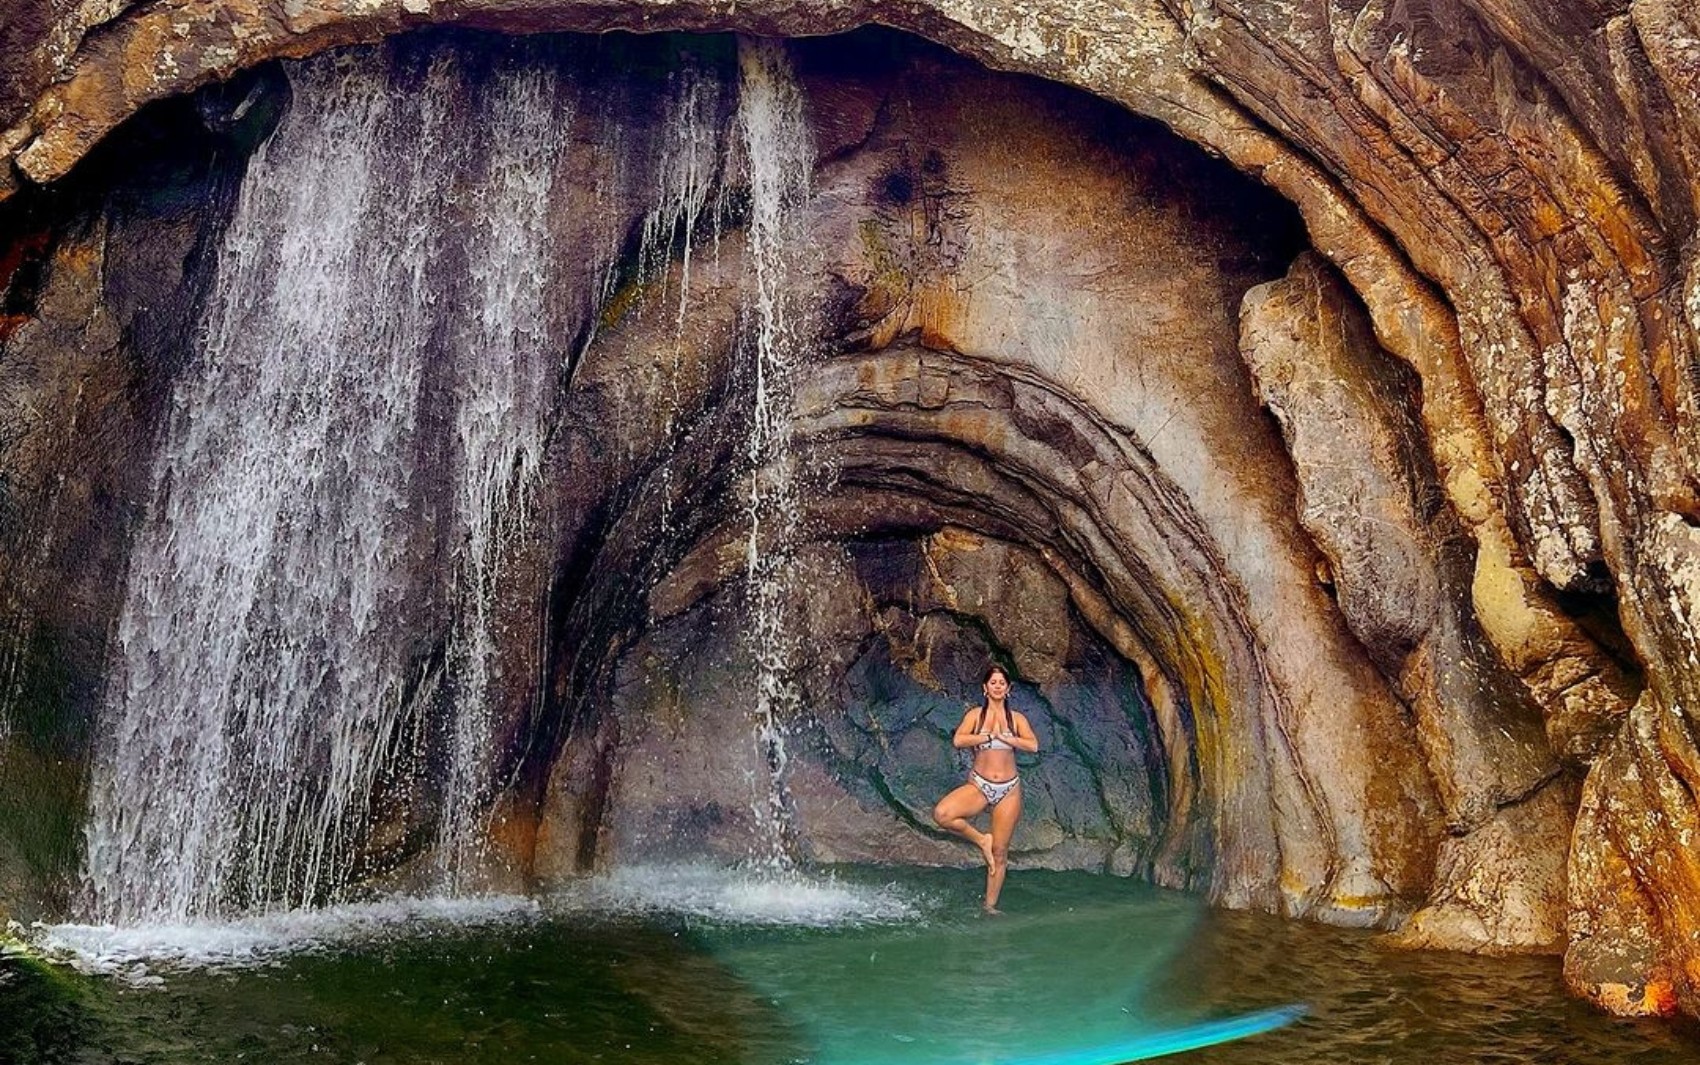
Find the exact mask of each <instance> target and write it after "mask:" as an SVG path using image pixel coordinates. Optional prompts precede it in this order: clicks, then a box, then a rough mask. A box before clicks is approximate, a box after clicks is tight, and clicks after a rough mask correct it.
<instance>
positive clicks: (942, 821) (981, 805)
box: [933, 784, 996, 869]
mask: <svg viewBox="0 0 1700 1065" xmlns="http://www.w3.org/2000/svg"><path fill="white" fill-rule="evenodd" d="M985 808H986V797H985V796H984V795H981V794H980V789H979V788H976V787H975V786H974V785H972V784H964V785H962V786H961V787H959V788H956V789H953V790H952V791H951V793H950V794H948V795H946V796H945V797H944V798H942V799H940V800H939V801H938V805H936V806H934V807H933V820H934V821H936V822H938V826H939V827H940V828H943V829H948V830H949V831H951V832H954V833H956V834H957V835H959V836H961V837H962V838H963V839H966V840H968V841H969V842H970V843H972V844H974V846H976V847H978V848H980V854H981V855H982V856H983V857H984V858H985V859H986V867H987V868H988V869H989V868H991V865H992V837H991V835H990V834H989V833H986V832H981V831H980V830H979V829H977V828H975V827H974V826H973V825H971V824H969V823H968V819H969V818H970V817H974V816H976V815H978V814H979V813H980V811H981V810H984V809H985ZM995 813H996V811H994V814H995ZM994 820H996V818H995V817H994Z"/></svg>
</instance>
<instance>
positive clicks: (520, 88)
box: [84, 42, 812, 924]
mask: <svg viewBox="0 0 1700 1065" xmlns="http://www.w3.org/2000/svg"><path fill="white" fill-rule="evenodd" d="M516 55H517V56H518V58H517V59H516V58H514V56H516ZM616 62H618V60H617V59H616ZM739 68H740V76H739V89H740V91H739V103H738V110H737V119H736V132H737V134H738V136H737V137H736V143H733V144H729V143H728V142H727V139H726V138H725V137H724V136H723V132H724V128H723V127H724V124H723V118H724V110H723V108H722V103H721V101H722V99H723V91H722V90H723V85H724V80H723V78H721V77H720V75H719V74H718V73H717V72H712V71H707V70H704V69H699V68H698V66H697V65H696V62H695V61H694V60H687V61H686V62H685V64H684V65H682V66H680V67H678V68H677V69H675V70H673V72H672V74H671V75H670V77H669V80H668V83H667V87H666V89H665V91H664V92H663V93H662V95H661V96H660V97H659V99H656V98H654V97H647V96H646V97H643V98H642V99H641V100H639V99H636V98H634V99H633V100H632V101H628V102H631V103H633V104H634V106H633V107H632V108H631V109H630V110H631V111H632V113H634V114H637V115H639V116H641V117H640V121H644V122H653V123H655V126H654V128H653V129H652V130H650V132H652V133H654V134H655V136H654V137H652V138H646V137H645V136H643V135H634V134H632V133H630V132H628V131H626V130H624V129H623V128H622V127H621V126H620V125H619V124H618V123H619V121H620V119H619V113H620V111H621V106H623V105H619V104H616V105H614V106H609V104H608V101H607V100H606V99H598V100H597V101H596V103H595V104H594V105H593V104H592V102H591V98H590V97H585V98H584V99H583V101H582V102H581V101H580V97H581V96H583V94H584V93H589V92H596V91H598V90H597V89H596V88H584V89H582V90H581V89H580V87H579V84H578V83H577V82H573V81H570V80H569V78H570V76H571V64H570V63H568V62H566V61H565V60H563V58H562V57H561V56H560V55H551V54H550V53H549V51H548V46H547V45H545V46H544V47H538V48H531V47H528V46H513V47H511V48H509V49H508V50H507V51H506V52H503V53H502V57H499V58H498V59H497V60H496V61H495V62H494V64H493V67H492V68H491V69H489V70H486V69H484V68H483V67H482V66H479V65H478V64H477V63H475V62H474V61H473V60H472V59H470V58H463V57H461V56H460V55H459V54H458V53H457V52H456V51H455V50H454V49H453V48H452V47H447V46H427V47H425V48H419V47H416V46H415V47H413V48H412V50H411V51H410V50H408V48H407V46H398V45H392V46H388V47H386V48H385V49H384V50H382V51H373V50H366V51H349V52H343V53H333V54H327V55H324V56H320V57H317V58H315V59H312V60H308V61H305V62H301V63H295V64H290V65H289V66H288V77H289V81H290V88H291V97H292V103H291V106H290V108H289V110H288V113H287V114H286V115H285V117H284V118H283V119H282V121H281V122H280V123H279V125H278V127H277V128H276V129H275V130H274V131H273V133H272V134H271V136H270V137H269V138H268V139H267V140H266V141H265V143H264V144H263V145H262V146H261V147H260V148H259V149H258V150H257V151H256V153H255V155H254V156H253V158H252V159H251V160H250V161H249V165H248V168H247V171H246V173H245V175H244V178H243V181H242V184H241V187H240V190H239V192H238V196H237V203H236V207H235V210H234V213H233V216H232V218H231V221H230V223H229V225H228V228H227V229H226V231H225V233H224V235H223V238H222V243H221V245H220V247H219V252H218V256H217V260H216V268H215V275H214V278H213V281H212V284H211V287H210V291H209V295H208V297H207V302H206V306H205V309H204V311H203V318H202V323H201V335H200V346H199V350H198V351H197V353H196V357H194V358H192V359H191V360H189V361H188V362H187V363H186V364H185V366H184V368H183V370H182V372H181V374H180V376H179V378H178V380H177V381H176V383H175V386H174V391H173V394H172V398H171V404H170V410H169V413H168V416H167V419H166V423H165V425H164V427H163V431H162V440H161V445H160V448H159V450H158V454H157V457H156V460H155V464H154V468H153V470H152V478H151V486H150V493H149V498H148V505H147V511H146V514H145V517H144V520H143V522H142V523H141V526H140V528H139V529H138V531H137V533H136V537H135V541H134V545H133V547H132V553H131V557H130V563H129V571H128V574H127V583H126V588H125V596H124V601H123V604H122V606H121V608H120V612H119V619H118V622H117V625H116V629H115V634H114V640H113V645H114V646H113V661H112V665H111V669H110V676H109V679H108V687H107V692H106V696H105V706H104V707H103V710H102V721H101V729H100V732H99V735H98V736H97V749H96V752H95V765H94V772H93V775H92V781H91V794H90V817H89V821H88V825H87V828H86V838H87V854H86V859H85V869H84V874H85V894H86V900H87V903H86V909H87V915H88V916H91V917H93V918H94V919H97V920H101V921H107V922H114V923H124V924H134V923H147V922H158V921H174V922H175V921H186V920H196V919H203V918H209V917H222V916H227V915H230V914H234V913H239V912H251V911H255V910H268V909H280V908H295V907H301V906H307V905H313V904H318V903H322V902H327V901H339V900H341V899H343V898H345V897H346V890H347V889H348V888H349V887H350V886H351V884H352V883H353V882H354V881H355V880H356V878H357V877H358V876H359V875H360V874H359V872H358V870H357V862H358V861H359V860H360V859H361V858H362V857H363V856H364V855H365V850H364V848H366V847H367V845H368V842H369V840H368V837H369V835H370V832H371V830H372V828H373V827H374V823H375V822H376V820H377V819H378V818H379V817H380V816H388V817H393V816H394V814H393V812H390V811H388V810H387V808H386V811H385V812H384V813H382V814H381V813H380V811H379V810H377V809H375V808H374V802H375V801H376V800H378V799H381V798H383V797H385V796H386V795H387V794H390V793H391V792H392V791H393V790H394V789H396V788H401V789H403V790H405V791H407V792H408V794H409V796H410V797H409V798H408V799H407V800H406V801H407V802H409V803H413V804H417V803H419V801H420V799H421V795H420V794H419V792H418V790H417V787H416V785H417V784H418V783H419V782H420V781H421V779H422V775H423V774H424V773H425V771H426V770H427V769H429V770H430V772H431V774H432V777H431V779H432V780H433V781H434V784H433V785H431V787H433V788H434V792H433V793H434V794H436V797H437V799H438V803H437V809H436V823H435V851H434V858H435V865H434V866H433V867H431V868H430V869H427V870H425V871H426V872H427V873H432V872H433V870H434V876H435V878H436V883H437V886H438V887H440V888H442V889H446V890H449V891H458V890H466V889H467V888H469V887H474V886H476V881H475V879H474V876H475V874H476V873H477V872H478V871H479V870H480V869H481V867H482V865H483V863H484V859H485V858H486V855H485V854H484V846H485V841H486V840H487V839H488V832H487V831H486V829H487V827H488V826H487V824H486V818H487V816H488V813H489V810H490V809H491V805H492V802H493V800H494V798H495V785H496V783H497V780H498V775H499V771H500V770H501V769H502V768H503V763H502V761H501V760H500V759H501V756H502V752H503V751H504V750H505V744H506V743H507V740H508V737H506V736H504V735H500V734H498V728H499V725H500V724H501V722H503V721H505V720H507V718H505V717H504V716H503V714H506V713H507V712H509V711H510V710H511V709H512V708H511V707H503V706H501V705H499V703H498V700H499V699H501V698H502V697H503V696H502V694H501V693H503V692H513V691H518V690H523V689H524V685H525V684H526V683H527V682H528V681H535V678H526V677H519V678H515V677H514V676H512V675H510V674H511V671H513V670H524V669H528V668H529V669H536V667H537V665H538V663H537V662H536V661H535V660H531V659H534V657H535V655H536V644H537V636H538V634H539V632H540V631H541V630H540V629H539V626H541V625H542V624H543V614H542V603H543V600H544V598H545V595H546V592H547V588H546V587H531V586H529V585H527V584H526V582H527V581H528V580H530V579H533V578H536V577H538V574H539V570H538V566H537V564H536V561H535V559H533V560H531V562H530V564H529V568H528V567H527V566H526V565H522V564H520V560H523V559H525V557H526V555H525V552H526V549H527V545H528V544H529V543H532V542H533V540H534V539H535V537H534V533H535V532H536V528H535V526H536V520H537V517H538V515H537V513H536V512H537V504H536V500H537V496H536V490H537V487H538V485H539V483H540V478H541V470H542V466H543V463H544V461H545V453H546V452H545V448H546V441H547V439H548V435H549V432H550V423H551V418H552V416H553V412H554V410H555V404H556V403H557V401H558V399H559V398H560V395H561V392H562V387H563V373H564V370H565V368H566V366H567V364H568V360H569V356H571V355H572V354H573V352H571V351H569V350H567V349H568V348H569V346H570V343H569V340H568V338H569V337H571V336H572V335H573V330H574V329H580V333H579V340H578V343H579V344H581V345H582V344H585V343H588V341H587V340H585V339H584V338H585V336H587V335H594V330H595V324H596V314H597V313H598V311H599V309H600V307H601V305H602V304H603V303H604V302H605V301H606V300H607V298H608V296H609V295H610V293H611V286H612V284H613V281H614V279H615V277H616V276H617V271H616V268H615V263H616V260H617V258H618V256H619V254H620V250H621V249H620V241H621V240H623V239H624V236H623V231H622V232H621V233H618V234H614V235H611V236H609V235H607V234H604V235H598V233H601V232H602V230H599V229H598V228H597V227H596V226H582V225H581V226H573V225H567V226H563V225H562V218H561V212H562V207H561V203H562V198H561V196H560V195H558V194H557V190H556V177H555V175H556V174H557V173H558V172H561V171H562V161H563V160H565V159H569V158H571V157H570V156H569V155H568V153H569V152H570V151H574V150H577V149H575V148H573V147H571V146H572V145H575V144H582V143H583V142H582V141H581V140H576V139H575V137H579V136H581V135H582V133H583V130H582V129H581V130H580V133H578V134H573V133H571V131H572V130H573V129H575V128H577V127H574V125H573V123H574V121H575V119H576V118H577V116H580V115H583V116H585V120H584V121H586V122H591V123H595V122H601V123H602V124H601V125H600V126H594V125H593V126H592V127H591V133H590V136H591V144H590V146H589V149H588V150H589V151H590V152H591V153H592V154H591V155H589V156H586V157H583V159H584V161H586V162H588V163H589V164H590V165H591V166H592V167H593V168H599V169H594V170H593V173H592V177H591V181H592V184H593V186H594V187H593V188H592V190H591V196H590V197H589V201H588V203H586V202H585V201H583V200H577V201H574V207H573V208H572V209H573V210H581V209H582V210H588V211H601V210H605V209H609V208H605V207H604V206H603V205H604V204H605V203H608V202H612V203H614V204H615V205H616V206H615V207H613V208H612V209H613V210H615V211H620V210H628V209H630V210H635V211H636V214H635V215H634V216H633V217H637V218H638V219H640V222H641V233H640V234H639V237H640V240H639V248H638V258H639V260H640V261H639V263H638V270H639V272H640V274H643V275H647V277H650V278H652V277H653V276H655V275H656V274H657V273H663V272H664V270H665V267H666V266H667V264H668V262H669V261H670V257H671V252H672V249H673V248H674V247H682V252H681V257H682V261H681V262H680V268H679V270H678V272H677V274H676V276H677V277H678V278H679V281H678V285H679V290H680V291H679V292H678V308H679V309H678V316H679V328H680V330H681V331H682V330H684V329H685V328H686V323H685V321H684V316H685V310H686V306H687V300H688V286H689V283H690V256H691V254H692V249H693V247H694V246H695V245H696V243H697V241H698V232H699V227H700V226H702V225H704V224H706V222H707V221H708V220H711V219H716V218H718V217H719V215H720V213H721V212H722V210H723V209H724V206H725V205H724V202H723V201H717V200H714V199H713V197H715V196H716V195H717V190H719V193H718V194H719V195H721V196H724V186H725V182H724V181H723V175H724V174H725V173H726V172H727V170H728V168H729V166H731V165H733V164H734V162H735V161H736V159H738V158H741V159H742V161H743V163H744V164H745V166H746V168H747V176H748V179H749V187H750V199H751V214H752V217H751V223H750V238H749V246H750V251H751V256H752V262H753V263H754V280H755V285H754V295H753V297H752V298H751V300H750V305H749V307H748V309H747V310H748V317H749V319H750V321H751V323H752V327H753V328H752V330H751V338H750V342H749V345H748V347H749V351H750V354H751V363H750V372H751V374H752V376H753V382H754V420H753V423H752V428H751V430H750V436H749V441H748V449H747V459H748V461H749V465H750V470H749V496H748V500H747V510H748V518H749V521H750V539H749V542H748V551H749V565H750V575H751V588H752V593H751V594H752V615H751V616H752V621H751V625H750V631H749V633H748V638H749V641H750V647H751V648H752V650H753V655H754V659H755V661H756V662H757V663H758V677H757V705H756V709H755V718H756V720H757V722H758V725H757V730H758V742H759V743H760V744H761V745H762V750H763V752H764V754H765V755H766V757H767V761H768V763H769V765H770V766H771V767H772V768H773V775H772V780H771V782H770V784H769V787H768V788H767V795H766V797H765V798H764V799H763V800H761V801H760V803H758V805H759V806H760V809H758V810H757V816H758V819H760V820H762V821H763V823H764V825H765V826H766V827H767V828H768V829H770V830H771V831H770V832H769V835H770V837H771V838H772V839H773V840H774V841H775V843H774V846H773V855H772V856H771V857H773V859H774V860H776V861H778V860H782V859H783V856H784V853H785V848H784V846H783V833H784V826H785V824H786V821H785V808H786V799H785V795H784V788H783V777H784V766H785V751H784V741H783V735H782V723H783V722H784V721H785V720H786V719H788V718H789V717H790V716H791V714H792V713H793V712H794V711H795V709H796V703H797V698H796V696H795V694H794V692H793V689H792V687H791V683H790V673H791V671H792V669H793V663H794V661H795V656H796V649H795V646H794V644H795V635H794V633H793V631H792V629H791V627H790V626H789V625H787V624H786V623H785V621H784V615H783V607H784V603H785V600H786V598H787V597H788V588H787V585H786V583H785V582H786V580H787V579H788V574H787V569H788V562H789V559H790V557H791V554H792V546H791V541H790V539H789V535H790V530H792V529H793V528H794V526H795V523H796V517H797V513H798V506H797V493H798V476H797V462H796V459H795V457H794V456H793V455H792V453H791V449H790V447H789V435H790V428H789V423H790V417H791V402H792V401H791V389H792V382H791V376H792V374H793V373H794V371H795V367H796V365H797V363H798V360H799V357H800V355H801V349H800V347H799V345H800V343H801V342H802V339H803V337H804V330H802V329H801V327H800V321H801V318H800V315H799V313H798V312H797V310H796V306H795V297H794V296H793V295H790V294H788V292H787V291H786V290H787V287H788V285H789V284H790V283H791V281H790V277H791V274H792V272H793V271H794V269H795V264H794V260H795V256H796V248H797V244H798V241H797V238H796V234H795V232H794V229H795V224H796V212H797V209H798V207H799V206H800V205H801V204H802V203H803V202H804V199H805V197H806V195H807V183H808V175H809V170H810V167H811V164H812V159H811V158H810V153H809V151H808V148H807V145H808V139H809V138H808V132H807V127H806V125H805V124H804V121H803V113H802V102H801V97H800V94H799V92H798V90H797V88H796V85H795V83H794V81H793V80H792V78H791V76H790V74H789V72H788V70H787V68H786V65H785V58H784V53H783V52H782V51H781V50H780V49H779V47H778V46H776V45H772V44H757V43H750V42H743V43H741V44H740V48H739ZM618 77H622V78H626V79H627V80H626V81H625V82H617V86H618V85H628V84H630V78H629V75H626V74H625V73H624V72H623V71H622V72H620V73H619V75H618ZM615 91H616V92H617V93H618V92H625V91H626V90H625V89H623V88H618V87H617V88H616V90H615ZM619 99H621V100H624V99H625V97H623V96H621V97H619ZM649 103H657V104H659V106H658V107H653V108H652V107H649V106H648V104H649ZM581 126H582V123H581ZM640 134H641V131H640ZM644 152H653V153H654V154H653V156H650V155H642V154H641V153H644ZM598 182H601V183H603V184H598ZM628 188H629V189H634V190H642V191H641V192H640V193H639V194H638V198H637V199H636V200H634V201H633V202H632V203H630V204H627V206H626V207H623V208H622V207H620V206H618V205H619V204H620V203H623V202H625V201H623V200H621V199H620V198H619V197H620V196H621V195H624V193H620V192H619V191H618V190H622V189H628ZM609 190H614V191H613V192H610V191H609ZM609 197H612V199H611V200H610V199H609ZM645 203H647V204H648V207H647V210H644V209H643V205H644V204H645ZM585 217H586V218H594V217H598V216H594V215H587V216H585ZM610 217H612V218H620V217H625V216H622V215H619V214H614V215H611V216H610ZM608 228H609V227H603V229H608ZM613 228H619V227H618V226H616V227H613ZM563 234H572V236H571V238H570V239H569V238H568V237H566V236H563ZM564 263H573V264H576V266H577V267H579V268H581V269H580V271H579V274H578V275H577V276H579V277H580V279H581V281H583V280H584V279H586V278H588V286H589V289H588V290H587V291H583V292H577V293H569V292H566V291H564V290H563V286H564V285H565V281H564V280H563V278H564V277H566V276H567V275H566V274H565V273H563V270H562V264H564ZM581 305H582V306H584V307H588V308H590V310H589V312H588V313H589V315H590V317H589V318H588V319H587V320H585V321H584V322H579V321H578V320H577V319H575V318H574V317H573V315H575V314H577V313H578V312H579V308H580V306H581ZM581 327H582V328H581ZM580 350H582V348H581V349H580ZM675 357H677V353H675ZM675 391H677V387H675ZM658 398H660V397H658ZM672 398H673V400H674V406H675V407H676V406H677V405H678V402H677V401H678V397H677V395H675V396H674V397H672ZM663 401H664V400H663ZM516 648H517V650H516ZM385 823H388V822H385Z"/></svg>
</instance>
